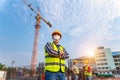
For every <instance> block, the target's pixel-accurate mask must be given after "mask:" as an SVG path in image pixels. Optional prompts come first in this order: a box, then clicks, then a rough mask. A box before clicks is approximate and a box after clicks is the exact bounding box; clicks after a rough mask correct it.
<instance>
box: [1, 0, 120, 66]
mask: <svg viewBox="0 0 120 80" xmlns="http://www.w3.org/2000/svg"><path fill="white" fill-rule="evenodd" d="M27 1H28V2H29V3H31V4H32V6H33V8H34V9H37V7H39V8H40V13H41V15H42V16H43V17H44V18H45V19H47V20H48V21H49V22H51V24H52V26H53V27H52V28H49V27H48V26H47V25H46V24H45V23H44V22H43V21H41V28H40V33H39V44H38V46H39V47H38V56H37V62H42V61H44V45H45V44H46V42H48V41H52V39H51V33H52V31H54V30H56V29H58V30H60V31H61V33H62V34H63V38H62V40H61V42H60V43H61V44H62V45H63V46H65V48H66V50H67V51H68V52H69V54H70V57H71V58H77V57H80V56H84V55H90V53H91V52H93V51H94V50H95V49H96V48H97V47H98V46H104V47H105V48H111V50H112V51H120V35H119V32H120V5H119V3H120V0H92V1H91V0H57V1H56V0H27ZM34 16H35V14H34V13H33V12H32V11H31V10H30V9H29V8H28V7H27V6H26V5H25V4H24V3H23V1H22V0H0V62H1V63H4V64H6V65H8V66H11V62H12V61H13V60H15V64H14V66H22V65H30V63H31V55H32V48H33V40H34V32H35V29H34V25H35V19H34Z"/></svg>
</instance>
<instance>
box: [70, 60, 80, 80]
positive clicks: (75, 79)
mask: <svg viewBox="0 0 120 80" xmlns="http://www.w3.org/2000/svg"><path fill="white" fill-rule="evenodd" d="M72 72H73V80H78V78H79V69H78V67H77V60H73V66H72Z"/></svg>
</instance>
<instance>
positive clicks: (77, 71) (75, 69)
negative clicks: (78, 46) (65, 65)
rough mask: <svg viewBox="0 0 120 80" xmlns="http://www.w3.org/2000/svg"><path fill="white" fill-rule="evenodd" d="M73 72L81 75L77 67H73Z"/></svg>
mask: <svg viewBox="0 0 120 80" xmlns="http://www.w3.org/2000/svg"><path fill="white" fill-rule="evenodd" d="M72 71H73V73H74V74H79V69H78V67H77V66H76V65H73V67H72Z"/></svg>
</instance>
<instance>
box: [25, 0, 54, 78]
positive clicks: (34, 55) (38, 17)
mask: <svg viewBox="0 0 120 80" xmlns="http://www.w3.org/2000/svg"><path fill="white" fill-rule="evenodd" d="M23 2H24V3H25V4H26V5H27V6H28V7H29V8H30V9H31V10H32V11H33V12H34V13H35V14H36V16H35V19H36V24H35V36H34V43H33V51H32V59H31V70H32V76H36V61H37V59H36V58H37V51H38V50H37V49H38V36H39V30H40V27H41V26H40V21H41V20H43V21H44V22H45V23H46V24H47V25H48V26H49V27H52V25H51V23H50V22H48V21H46V20H45V19H44V18H43V17H42V16H41V15H40V11H39V9H38V11H36V10H35V9H33V8H32V6H31V4H29V3H27V2H26V1H25V0H23Z"/></svg>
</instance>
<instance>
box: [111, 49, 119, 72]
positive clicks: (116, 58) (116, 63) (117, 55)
mask: <svg viewBox="0 0 120 80" xmlns="http://www.w3.org/2000/svg"><path fill="white" fill-rule="evenodd" d="M112 55H113V59H114V63H115V66H116V69H117V70H120V51H116V52H112Z"/></svg>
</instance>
